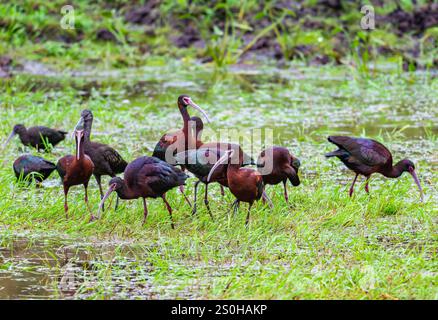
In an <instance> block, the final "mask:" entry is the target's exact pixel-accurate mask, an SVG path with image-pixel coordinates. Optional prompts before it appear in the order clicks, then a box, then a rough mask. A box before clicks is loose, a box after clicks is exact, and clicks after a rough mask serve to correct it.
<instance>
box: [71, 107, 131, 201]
mask: <svg viewBox="0 0 438 320" xmlns="http://www.w3.org/2000/svg"><path fill="white" fill-rule="evenodd" d="M79 123H83V127H84V150H85V154H86V155H88V156H89V157H90V158H91V160H92V161H93V163H94V171H93V176H94V178H95V179H96V182H97V184H98V186H99V192H100V198H101V199H102V198H103V196H104V194H103V190H102V176H110V177H112V178H114V177H115V176H116V175H117V174H119V173H122V172H123V171H124V170H125V168H126V166H127V165H128V163H127V162H126V161H125V160H124V159H123V158H122V156H121V155H120V154H119V153H118V152H117V151H116V150H115V149H114V148H112V147H110V146H109V145H107V144H103V143H99V142H95V141H91V139H90V138H91V128H92V125H93V113H92V112H91V110H88V109H85V110H82V112H81V118H80V119H79ZM116 207H117V203H116Z"/></svg>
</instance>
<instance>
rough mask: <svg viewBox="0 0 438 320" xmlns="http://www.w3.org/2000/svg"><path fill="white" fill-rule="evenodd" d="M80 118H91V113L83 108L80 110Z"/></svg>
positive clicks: (85, 119)
mask: <svg viewBox="0 0 438 320" xmlns="http://www.w3.org/2000/svg"><path fill="white" fill-rule="evenodd" d="M81 118H82V119H84V121H89V120H93V113H92V112H91V110H88V109H84V110H82V112H81Z"/></svg>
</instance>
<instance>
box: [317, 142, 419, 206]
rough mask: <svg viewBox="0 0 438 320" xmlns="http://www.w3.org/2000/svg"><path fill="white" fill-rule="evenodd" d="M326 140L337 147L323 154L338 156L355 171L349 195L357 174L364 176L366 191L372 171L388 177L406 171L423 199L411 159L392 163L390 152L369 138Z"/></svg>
mask: <svg viewBox="0 0 438 320" xmlns="http://www.w3.org/2000/svg"><path fill="white" fill-rule="evenodd" d="M328 141H330V142H331V143H333V144H335V145H336V146H337V147H338V148H339V149H338V150H335V151H333V152H329V153H327V154H326V155H325V156H326V157H327V158H330V157H338V158H339V159H340V160H341V161H342V162H343V163H344V164H345V165H346V166H347V168H349V169H350V170H352V171H354V173H356V176H355V177H354V180H353V183H352V184H351V187H350V196H352V195H353V190H354V184H355V183H356V180H357V177H358V176H359V174H361V175H363V176H365V177H366V184H365V191H366V192H367V193H368V192H369V188H368V183H369V179H370V177H371V175H372V174H373V173H380V174H382V175H384V176H385V177H388V178H398V177H400V176H401V175H402V174H403V172H408V173H409V174H410V175H411V176H412V178H413V179H414V181H415V183H416V184H417V186H418V189H419V190H420V198H421V201H423V190H422V188H421V184H420V181H419V180H418V177H417V174H416V173H415V165H414V163H413V162H412V161H411V160H408V159H403V160H400V161H399V162H397V163H396V164H395V165H393V163H392V155H391V152H390V151H389V150H388V149H387V148H386V147H385V146H384V145H383V144H381V143H379V142H377V141H374V140H371V139H365V138H352V137H346V136H330V137H328Z"/></svg>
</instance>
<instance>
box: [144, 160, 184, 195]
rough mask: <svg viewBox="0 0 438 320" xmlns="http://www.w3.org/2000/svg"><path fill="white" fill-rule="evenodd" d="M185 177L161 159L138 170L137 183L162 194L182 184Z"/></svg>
mask: <svg viewBox="0 0 438 320" xmlns="http://www.w3.org/2000/svg"><path fill="white" fill-rule="evenodd" d="M186 177H187V176H186V175H185V174H184V173H183V172H182V171H181V170H180V169H178V168H176V167H173V166H171V165H169V164H168V163H166V162H164V161H161V162H159V163H149V164H145V165H144V166H143V167H142V169H141V170H140V174H139V175H138V178H137V183H138V184H139V185H144V186H147V187H149V188H150V189H152V190H153V191H154V192H155V193H157V194H162V193H165V192H167V191H168V190H170V189H171V188H173V187H176V186H179V185H182V184H184V181H185V179H186Z"/></svg>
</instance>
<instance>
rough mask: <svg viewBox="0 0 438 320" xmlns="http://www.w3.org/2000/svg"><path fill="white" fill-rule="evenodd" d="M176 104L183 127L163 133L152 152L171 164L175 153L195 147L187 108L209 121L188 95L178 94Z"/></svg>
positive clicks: (182, 191)
mask: <svg viewBox="0 0 438 320" xmlns="http://www.w3.org/2000/svg"><path fill="white" fill-rule="evenodd" d="M177 104H178V109H179V112H180V113H181V117H182V119H183V128H182V129H180V130H177V131H175V132H170V133H166V134H165V135H163V136H162V137H161V139H160V140H159V141H158V143H157V144H156V146H155V148H154V152H153V154H152V156H153V157H156V158H158V159H160V160H163V161H166V162H168V163H170V164H172V165H175V164H176V161H175V158H174V156H175V154H176V153H178V152H184V151H185V150H190V149H194V148H196V140H195V137H194V136H193V131H192V130H190V128H189V121H190V115H189V112H188V110H187V108H188V107H189V106H191V107H192V108H194V109H196V110H198V111H199V112H201V113H202V114H203V115H204V117H205V118H206V119H207V121H208V122H210V119H209V118H208V115H207V113H206V112H205V111H204V110H203V109H202V108H201V107H200V106H198V105H197V104H196V103H194V102H193V100H192V99H191V98H190V97H189V96H188V95H181V96H179V97H178V101H177ZM181 169H183V170H185V167H184V166H181ZM180 191H181V193H182V194H183V195H184V198H185V200H186V201H187V203H188V204H189V206H191V203H190V201H189V199H188V198H187V196H186V194H185V193H184V187H183V186H181V187H180Z"/></svg>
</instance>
